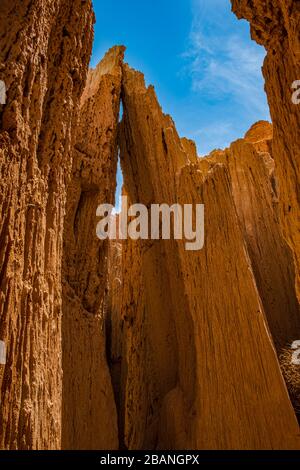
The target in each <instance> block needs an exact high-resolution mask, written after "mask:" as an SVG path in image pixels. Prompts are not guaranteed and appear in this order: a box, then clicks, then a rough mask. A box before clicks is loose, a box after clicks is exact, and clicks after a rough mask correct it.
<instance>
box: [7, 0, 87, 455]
mask: <svg viewBox="0 0 300 470" xmlns="http://www.w3.org/2000/svg"><path fill="white" fill-rule="evenodd" d="M93 18H94V16H93V12H92V7H91V2H90V1H81V0H75V1H74V0H72V1H71V0H64V1H62V0H24V1H22V2H20V1H15V0H9V1H8V0H1V4H0V31H1V33H0V79H2V80H3V81H4V82H5V85H6V88H7V103H6V105H4V106H0V123H1V124H0V125H1V130H0V174H1V178H0V213H1V218H0V339H1V340H3V341H5V343H6V347H7V363H6V365H5V367H4V366H0V387H1V406H0V447H1V448H2V449H3V448H4V449H7V448H10V449H16V448H19V449H32V448H34V449H54V448H59V447H60V442H61V408H62V373H61V301H62V295H61V291H62V287H61V264H62V234H63V219H64V210H65V209H64V207H65V199H66V183H67V179H68V177H69V175H70V170H71V161H72V158H71V154H72V146H73V135H74V129H75V123H76V120H77V114H78V107H79V100H80V96H81V93H82V91H83V87H84V83H85V79H86V75H87V69H88V61H89V56H90V53H91V47H92V37H93V28H92V24H93Z"/></svg>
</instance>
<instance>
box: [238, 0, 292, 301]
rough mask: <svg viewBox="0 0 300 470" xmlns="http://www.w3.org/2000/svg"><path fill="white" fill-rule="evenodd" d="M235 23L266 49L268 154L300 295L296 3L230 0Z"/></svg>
mask: <svg viewBox="0 0 300 470" xmlns="http://www.w3.org/2000/svg"><path fill="white" fill-rule="evenodd" d="M232 7H233V11H234V12H235V13H236V15H237V16H238V18H245V19H247V20H248V21H249V22H250V25H251V34H252V38H253V39H254V40H255V41H257V42H258V43H259V44H261V45H263V46H264V47H265V48H266V50H267V57H266V59H265V63H264V66H263V74H264V77H265V81H266V87H265V88H266V92H267V95H268V100H269V106H270V111H271V117H272V121H273V125H274V138H273V145H272V154H273V158H274V160H275V165H276V174H277V177H278V186H279V202H280V221H281V226H282V229H283V233H284V236H285V238H286V240H287V242H288V243H289V245H290V247H291V249H292V251H293V254H294V260H295V266H296V274H297V278H296V287H297V291H298V298H299V296H300V277H299V276H300V274H299V270H300V268H299V266H300V217H299V213H300V211H299V205H300V203H299V201H300V195H299V180H300V146H299V128H300V106H299V105H295V104H293V102H292V93H293V90H292V88H291V87H292V84H293V82H294V81H295V80H300V8H299V2H298V1H294V0H267V1H266V0H254V1H252V0H251V1H250V0H232Z"/></svg>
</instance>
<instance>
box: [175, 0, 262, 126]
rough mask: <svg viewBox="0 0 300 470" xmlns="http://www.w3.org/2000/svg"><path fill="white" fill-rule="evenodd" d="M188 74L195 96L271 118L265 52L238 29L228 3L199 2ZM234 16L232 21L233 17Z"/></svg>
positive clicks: (196, 9) (194, 23)
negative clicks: (265, 85)
mask: <svg viewBox="0 0 300 470" xmlns="http://www.w3.org/2000/svg"><path fill="white" fill-rule="evenodd" d="M194 9H195V12H194V21H193V26H192V30H191V33H190V48H189V50H188V51H187V52H186V53H185V54H184V57H185V59H186V62H187V66H186V68H185V72H187V73H188V74H189V75H190V76H191V80H192V89H193V91H194V92H203V93H205V95H206V96H207V97H208V98H211V99H213V100H215V101H222V100H231V101H234V102H235V104H236V105H239V106H241V107H243V108H245V110H247V112H250V113H253V114H254V115H257V114H261V115H262V116H264V117H265V116H266V115H267V114H268V107H267V103H266V96H265V93H264V90H263V78H262V72H261V66H262V63H263V60H264V56H265V51H264V49H263V48H262V47H260V46H258V45H257V44H255V43H254V42H251V40H250V38H248V37H246V35H245V34H244V28H245V25H243V24H242V23H241V24H240V25H238V26H241V34H239V33H238V32H237V31H238V28H237V27H235V28H234V32H232V31H233V28H232V25H231V21H235V20H234V17H233V14H232V13H230V11H229V10H230V8H229V1H228V0H225V2H224V0H213V1H212V2H211V3H208V2H207V1H206V0H197V1H195V6H194ZM230 15H232V18H231V16H230Z"/></svg>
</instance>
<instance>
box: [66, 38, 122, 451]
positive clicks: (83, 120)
mask: <svg viewBox="0 0 300 470" xmlns="http://www.w3.org/2000/svg"><path fill="white" fill-rule="evenodd" d="M123 55H124V48H123V47H115V48H113V49H111V50H110V51H109V52H108V53H107V54H106V56H105V57H104V59H103V60H102V62H101V63H100V64H99V65H98V67H97V68H96V69H95V70H91V71H90V72H89V75H88V80H87V85H86V89H85V91H84V94H83V97H82V100H81V108H80V119H79V124H78V128H77V132H76V139H75V140H76V142H75V146H74V154H73V172H72V179H71V182H70V185H69V187H68V200H67V214H66V219H65V236H64V296H63V324H62V326H63V327H62V334H63V370H64V381H63V435H62V445H63V447H64V448H71V449H74V448H75V449H80V448H82V447H84V448H88V449H99V448H100V449H113V448H117V447H118V429H117V415H116V408H115V402H114V394H113V390H112V386H111V378H110V375H109V370H108V367H107V362H106V340H105V295H106V290H107V256H108V242H107V241H100V240H98V238H97V237H96V225H97V218H96V210H97V207H98V205H99V204H101V203H103V204H105V203H112V204H113V203H114V194H115V189H116V172H117V158H118V147H117V130H118V118H119V109H120V95H121V75H122V72H121V63H122V60H123Z"/></svg>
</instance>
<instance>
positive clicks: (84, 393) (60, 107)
mask: <svg viewBox="0 0 300 470" xmlns="http://www.w3.org/2000/svg"><path fill="white" fill-rule="evenodd" d="M91 3H92V2H91V1H90V0H73V1H72V2H71V1H70V0H51V1H50V0H24V1H22V2H17V1H16V0H9V1H8V0H1V3H0V80H3V81H4V82H5V85H6V88H7V103H6V104H4V105H2V104H0V175H1V179H0V214H1V217H0V341H2V342H4V344H5V346H6V350H7V362H6V364H3V365H2V364H0V448H1V449H60V448H63V449H117V448H121V449H126V448H129V449H185V448H194V449H196V448H198V449H250V448H251V449H289V448H298V449H299V448H300V443H299V426H298V423H297V420H296V416H295V412H294V409H293V407H292V403H291V400H290V398H289V395H288V392H289V393H290V397H291V399H292V402H293V405H294V407H295V409H296V410H297V409H299V406H300V405H299V403H300V399H299V396H300V395H299V391H300V378H299V371H298V369H299V367H298V366H296V365H293V366H291V362H290V360H291V350H290V345H291V343H292V342H293V341H294V340H296V339H299V331H300V322H299V303H298V301H297V295H296V294H297V291H296V288H295V279H296V285H297V288H298V294H299V292H300V286H299V260H300V252H299V246H300V243H299V241H300V240H299V232H298V229H299V188H298V186H297V185H298V184H299V159H300V157H299V124H300V122H299V120H300V119H299V110H300V108H299V107H297V106H296V105H294V104H292V101H291V94H292V90H291V84H292V82H293V81H294V80H297V79H300V76H299V72H300V70H299V61H300V56H299V54H300V50H299V47H300V38H299V31H300V27H299V21H300V10H299V2H295V1H292V0H272V1H271V0H267V1H262V0H253V1H250V0H232V4H233V10H234V12H235V13H236V14H237V15H238V17H244V18H247V19H248V20H249V21H250V23H251V27H252V35H253V38H254V39H255V40H257V42H259V43H260V44H262V45H264V46H265V47H266V49H267V58H266V61H265V64H264V75H265V78H266V90H267V93H268V98H269V103H270V108H271V114H272V119H273V126H272V125H270V124H269V123H267V122H258V123H256V124H255V125H253V126H252V128H251V129H250V130H249V131H248V132H247V133H246V135H245V136H244V138H243V139H240V140H238V141H237V142H234V143H233V144H232V145H231V146H230V148H228V149H226V150H224V151H223V150H216V151H214V152H212V153H211V154H210V155H209V156H208V157H207V158H204V159H201V160H200V159H198V157H197V149H196V146H195V144H194V143H193V142H192V141H191V140H189V139H186V138H180V137H179V136H178V134H177V131H176V127H175V124H174V122H173V121H172V119H171V117H170V116H166V115H164V114H163V112H162V110H161V108H160V106H159V103H158V101H157V98H156V94H155V91H154V88H153V87H151V86H150V87H149V88H146V87H145V83H144V78H143V75H142V74H141V73H139V72H136V71H134V70H132V69H131V68H130V67H129V66H128V65H124V64H123V56H124V47H121V46H116V47H114V48H112V49H110V50H109V52H108V53H107V54H106V55H105V57H104V58H103V60H102V61H101V63H100V64H99V65H98V66H97V68H96V69H94V70H90V71H89V72H88V62H89V59H90V54H91V47H92V38H93V27H92V25H93V21H94V15H93V11H92V4H91ZM85 84H86V86H85ZM121 101H122V103H123V109H124V112H123V118H122V122H121V123H120V124H119V112H120V104H121ZM119 152H120V158H121V165H122V171H123V176H124V189H123V193H124V194H126V195H128V198H129V203H135V202H138V203H143V204H145V205H146V206H147V207H149V206H150V205H151V204H152V203H166V204H169V205H171V204H173V203H181V204H187V203H190V204H199V203H203V204H205V246H204V249H203V250H201V251H196V252H191V251H186V250H185V246H184V243H185V241H178V240H165V241H163V240H152V241H150V240H149V241H148V240H146V241H141V240H139V241H133V240H130V239H129V240H120V239H117V240H115V241H110V242H103V241H99V240H98V239H97V237H96V224H97V222H98V219H97V217H96V208H97V206H98V205H99V204H101V203H112V204H113V203H114V198H115V190H116V171H117V160H118V153H119ZM116 217H117V218H118V216H116ZM280 226H281V228H282V232H281V230H280ZM297 274H298V277H297ZM297 283H298V284H297ZM278 358H279V361H280V364H279V361H278ZM280 366H281V370H280ZM282 372H283V375H282ZM283 376H284V378H285V381H286V383H285V382H284V379H283ZM286 384H287V385H288V390H287V387H286Z"/></svg>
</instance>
